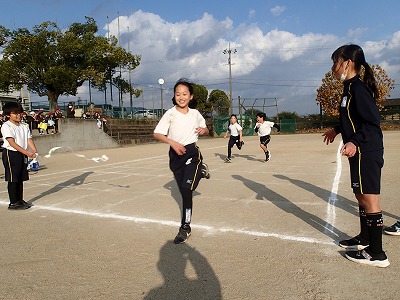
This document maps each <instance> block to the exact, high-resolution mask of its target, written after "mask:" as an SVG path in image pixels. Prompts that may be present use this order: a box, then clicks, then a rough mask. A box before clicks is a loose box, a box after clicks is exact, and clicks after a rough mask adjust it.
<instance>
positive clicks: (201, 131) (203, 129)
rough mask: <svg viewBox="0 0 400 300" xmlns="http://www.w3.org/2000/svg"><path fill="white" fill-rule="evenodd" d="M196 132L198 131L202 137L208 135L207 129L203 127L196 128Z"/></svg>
mask: <svg viewBox="0 0 400 300" xmlns="http://www.w3.org/2000/svg"><path fill="white" fill-rule="evenodd" d="M196 131H197V132H198V133H199V134H200V135H203V134H205V133H206V129H205V128H202V127H197V128H196Z"/></svg>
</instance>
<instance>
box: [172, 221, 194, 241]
mask: <svg viewBox="0 0 400 300" xmlns="http://www.w3.org/2000/svg"><path fill="white" fill-rule="evenodd" d="M191 232H192V229H191V228H190V225H188V224H185V225H183V226H181V227H179V232H178V234H177V235H176V237H175V239H174V244H183V243H184V242H186V241H187V239H188V238H189V236H190V233H191Z"/></svg>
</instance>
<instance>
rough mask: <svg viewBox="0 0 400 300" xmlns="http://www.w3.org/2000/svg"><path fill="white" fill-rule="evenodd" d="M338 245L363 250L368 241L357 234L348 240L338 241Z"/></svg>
mask: <svg viewBox="0 0 400 300" xmlns="http://www.w3.org/2000/svg"><path fill="white" fill-rule="evenodd" d="M339 246H340V247H342V248H345V249H348V250H363V249H364V248H366V247H368V246H369V242H368V241H365V240H364V239H362V238H361V237H360V236H359V235H357V236H355V237H353V238H351V239H349V240H343V241H340V242H339Z"/></svg>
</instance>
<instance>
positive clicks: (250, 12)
mask: <svg viewBox="0 0 400 300" xmlns="http://www.w3.org/2000/svg"><path fill="white" fill-rule="evenodd" d="M255 14H256V11H255V10H254V9H251V10H250V11H249V19H252V18H253V17H254V16H255Z"/></svg>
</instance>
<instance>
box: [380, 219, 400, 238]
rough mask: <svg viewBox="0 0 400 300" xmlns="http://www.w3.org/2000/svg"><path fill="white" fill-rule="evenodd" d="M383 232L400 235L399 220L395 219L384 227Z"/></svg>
mask: <svg viewBox="0 0 400 300" xmlns="http://www.w3.org/2000/svg"><path fill="white" fill-rule="evenodd" d="M383 232H385V233H386V234H389V235H400V221H397V222H396V223H395V224H393V225H392V226H390V227H386V228H384V229H383Z"/></svg>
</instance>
